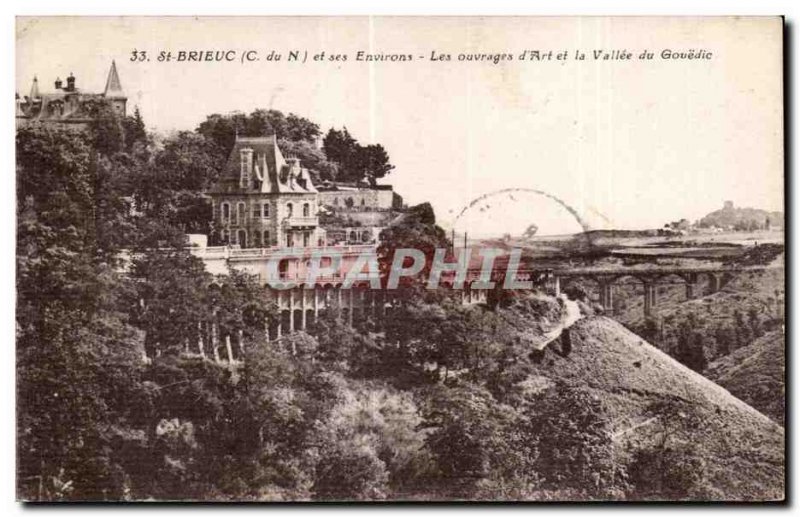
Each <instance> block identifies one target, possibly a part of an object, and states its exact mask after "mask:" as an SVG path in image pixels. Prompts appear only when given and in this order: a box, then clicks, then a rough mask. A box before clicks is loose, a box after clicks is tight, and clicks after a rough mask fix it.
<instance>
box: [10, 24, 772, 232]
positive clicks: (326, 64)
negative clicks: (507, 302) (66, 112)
mask: <svg viewBox="0 0 800 517" xmlns="http://www.w3.org/2000/svg"><path fill="white" fill-rule="evenodd" d="M781 27H782V25H781V21H780V19H778V18H714V19H711V18H636V17H627V18H613V19H611V18H558V17H553V18H512V17H496V18H456V17H438V18H380V17H372V18H369V17H354V18H322V17H304V18H301V17H274V18H253V17H250V18H243V17H239V18H236V17H227V18H225V17H221V18H174V17H173V18H170V17H161V18H156V17H150V18H147V17H142V18H121V17H120V18H18V20H17V42H16V43H17V47H16V79H15V82H16V88H17V91H18V92H19V93H20V95H26V94H27V93H28V92H29V90H30V85H31V81H32V79H33V76H34V75H36V76H38V79H39V86H40V89H41V90H42V91H48V90H52V88H53V81H54V80H55V78H56V76H59V77H61V79H65V78H66V76H67V75H69V73H70V72H72V73H73V74H74V75H75V76H76V78H77V85H78V87H79V88H82V89H85V90H87V91H102V89H103V87H104V85H105V80H106V74H107V72H108V68H109V66H110V63H111V61H112V60H115V61H116V64H117V67H118V71H119V75H120V79H121V81H122V86H123V88H124V89H125V91H126V93H127V94H128V97H129V101H128V105H129V111H132V110H133V107H134V106H138V107H139V108H140V110H141V113H142V116H143V117H144V119H145V122H146V123H147V125H148V126H149V128H150V129H153V130H158V131H162V132H168V131H173V130H183V129H187V130H191V129H194V128H196V127H197V125H198V124H199V123H200V122H201V121H202V120H204V119H205V117H206V116H207V115H209V114H211V113H228V112H231V111H243V112H250V111H252V110H253V109H257V108H274V109H279V110H281V111H283V112H285V113H289V112H294V113H297V114H298V115H301V116H304V117H307V118H309V119H312V120H314V121H315V122H317V123H318V124H320V126H321V128H322V129H323V130H324V131H327V129H328V128H330V127H342V126H346V127H347V128H348V130H349V131H350V132H351V134H353V136H355V137H356V138H357V139H358V140H359V141H360V142H362V143H381V144H382V145H383V146H384V147H385V148H386V149H387V151H388V153H389V155H390V157H391V161H392V163H393V164H394V165H395V166H396V169H395V170H394V171H393V172H392V173H391V175H390V176H388V177H387V178H386V180H385V181H384V183H391V184H392V185H393V186H394V188H395V190H396V191H397V192H398V193H400V194H401V195H402V196H403V197H404V199H405V201H406V202H408V203H409V204H416V203H420V202H425V201H428V202H430V203H432V204H433V206H434V208H435V210H436V213H437V217H438V222H439V223H440V224H442V225H443V226H445V227H446V228H448V229H449V228H451V227H453V226H455V228H456V230H458V231H468V232H470V233H471V234H472V235H474V236H480V235H487V236H488V235H500V234H504V233H511V234H513V235H518V234H521V233H522V232H523V231H524V230H525V229H527V228H529V227H530V226H531V225H535V226H536V227H537V228H538V232H539V234H540V235H541V234H559V233H570V232H574V231H579V230H580V226H579V225H578V223H577V222H576V220H575V218H574V217H573V216H572V215H570V213H569V211H567V210H566V209H565V208H564V207H563V205H562V204H560V203H558V202H556V201H554V198H558V199H559V200H561V201H562V202H563V204H566V205H568V206H570V207H572V208H573V209H574V210H575V212H577V213H579V214H580V215H581V218H582V219H584V220H585V221H587V222H588V223H589V224H590V225H591V227H593V228H612V227H613V228H630V229H640V228H654V227H661V226H663V225H664V223H666V222H669V221H674V220H677V219H680V218H684V217H685V218H687V219H689V220H696V219H698V218H700V217H702V216H703V215H705V214H706V213H708V212H710V211H712V210H715V209H718V208H721V207H722V204H723V202H724V201H726V200H731V201H733V202H734V203H735V205H737V206H752V207H756V208H764V209H769V210H782V209H783V122H782V120H783V101H782V75H781V74H782V55H781V45H782V34H781ZM600 49H604V50H625V51H629V52H631V54H632V56H633V57H634V59H631V60H625V61H604V60H594V59H593V58H592V51H593V50H600ZM664 49H672V50H677V51H687V50H689V49H695V50H699V49H704V50H706V51H708V52H711V53H712V55H713V57H712V59H710V60H665V59H661V58H660V53H661V51H662V50H664ZM134 50H137V51H146V52H147V53H148V56H149V57H150V60H149V61H144V62H131V61H130V57H131V53H132V51H134ZM181 50H183V51H193V50H194V51H205V50H212V51H216V50H234V51H236V53H237V54H236V55H237V57H238V56H240V55H241V54H242V53H243V52H245V51H247V50H255V51H257V52H258V53H259V56H260V57H261V58H262V60H260V61H258V62H251V63H242V62H240V61H238V60H237V61H235V62H231V63H226V62H223V63H219V62H169V63H167V62H159V61H158V60H157V57H158V54H159V52H161V51H171V52H172V53H173V55H176V54H177V52H179V51H181ZM273 50H274V51H275V53H276V54H280V55H281V60H280V61H267V60H265V59H263V58H264V57H266V56H267V55H268V54H269V53H270V52H271V51H273ZM292 50H299V51H300V52H301V53H302V52H304V51H308V56H309V57H308V59H309V60H308V61H307V62H305V63H300V62H289V61H288V53H289V52H290V51H292ZM525 50H528V51H530V50H539V51H541V52H542V53H546V52H547V51H549V50H552V51H553V52H554V55H555V54H556V53H558V52H562V51H564V52H567V54H568V55H569V56H570V59H568V60H564V61H556V60H553V61H539V62H536V61H519V60H517V59H515V60H513V61H501V62H499V63H496V64H495V63H493V62H491V61H490V62H474V61H459V59H458V55H459V54H475V53H483V54H497V53H500V54H510V55H512V56H514V57H515V58H517V57H518V56H519V55H520V54H521V53H522V52H523V51H525ZM645 50H649V51H651V52H653V54H654V58H653V59H652V60H638V59H635V58H636V57H638V55H639V54H641V53H642V52H643V51H645ZM323 51H324V52H325V53H326V54H325V57H326V58H328V57H330V56H331V55H335V54H346V55H348V57H349V59H348V60H347V61H346V62H341V61H338V62H337V61H328V60H324V61H320V62H315V61H313V56H314V55H315V54H318V53H320V52H323ZM358 51H364V52H367V53H376V54H381V53H392V54H408V55H411V56H413V58H414V60H413V61H412V62H371V63H367V62H357V61H355V59H354V58H355V54H356V53H357V52H358ZM576 51H583V52H584V53H585V54H587V57H586V59H585V60H583V61H578V60H575V59H574V54H575V52H576ZM443 54H449V55H450V56H451V59H450V60H449V61H445V60H439V59H436V60H433V59H431V56H432V55H434V56H441V55H443ZM506 189H522V190H526V189H527V192H518V193H517V194H509V193H505V194H498V195H495V196H489V197H488V198H486V200H485V201H484V202H481V203H477V204H476V205H475V206H474V207H473V208H472V209H470V210H467V211H466V212H465V213H464V214H463V215H462V216H461V217H460V218H458V219H457V216H458V214H459V213H461V212H462V210H463V209H464V207H465V206H467V205H469V204H470V203H471V201H473V200H474V199H475V198H478V197H480V196H483V195H486V194H489V193H492V192H495V191H501V190H506ZM532 191H541V192H545V193H546V194H548V195H547V196H544V195H540V194H537V193H534V192H532Z"/></svg>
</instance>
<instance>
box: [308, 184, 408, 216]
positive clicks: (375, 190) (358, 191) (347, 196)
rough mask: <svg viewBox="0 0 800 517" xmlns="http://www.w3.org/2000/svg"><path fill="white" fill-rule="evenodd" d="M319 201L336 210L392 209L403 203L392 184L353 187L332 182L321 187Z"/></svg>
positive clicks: (399, 206)
mask: <svg viewBox="0 0 800 517" xmlns="http://www.w3.org/2000/svg"><path fill="white" fill-rule="evenodd" d="M319 201H320V204H322V205H323V206H327V207H329V208H333V209H335V210H336V209H341V210H344V209H353V210H392V209H397V208H402V205H403V199H402V198H401V197H400V196H399V195H397V194H396V193H395V192H394V191H393V190H392V187H391V185H380V186H377V187H353V186H343V185H336V184H332V185H330V186H325V187H320V188H319Z"/></svg>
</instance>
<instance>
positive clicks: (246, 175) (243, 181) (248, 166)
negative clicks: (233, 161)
mask: <svg viewBox="0 0 800 517" xmlns="http://www.w3.org/2000/svg"><path fill="white" fill-rule="evenodd" d="M240 157H241V171H240V173H239V187H240V188H243V189H248V188H250V181H251V174H250V171H252V170H253V150H252V149H242V150H241V151H240Z"/></svg>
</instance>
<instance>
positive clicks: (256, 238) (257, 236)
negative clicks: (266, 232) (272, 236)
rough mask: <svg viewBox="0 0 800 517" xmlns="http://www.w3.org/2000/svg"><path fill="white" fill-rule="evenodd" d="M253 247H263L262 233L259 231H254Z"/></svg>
mask: <svg viewBox="0 0 800 517" xmlns="http://www.w3.org/2000/svg"><path fill="white" fill-rule="evenodd" d="M253 247H254V248H260V247H261V235H260V234H259V233H258V232H253Z"/></svg>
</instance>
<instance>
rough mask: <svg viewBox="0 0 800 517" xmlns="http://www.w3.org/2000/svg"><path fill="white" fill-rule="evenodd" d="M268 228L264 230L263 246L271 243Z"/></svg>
mask: <svg viewBox="0 0 800 517" xmlns="http://www.w3.org/2000/svg"><path fill="white" fill-rule="evenodd" d="M269 237H270V236H269V230H264V247H265V248H266V247H268V246H270V245H271V244H272V241H271V240H270V238H269Z"/></svg>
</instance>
